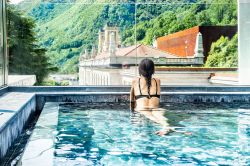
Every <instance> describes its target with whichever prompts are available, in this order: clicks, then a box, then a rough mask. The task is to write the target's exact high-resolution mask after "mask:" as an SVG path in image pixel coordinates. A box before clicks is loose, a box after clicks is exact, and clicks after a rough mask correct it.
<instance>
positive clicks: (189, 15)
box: [136, 0, 238, 85]
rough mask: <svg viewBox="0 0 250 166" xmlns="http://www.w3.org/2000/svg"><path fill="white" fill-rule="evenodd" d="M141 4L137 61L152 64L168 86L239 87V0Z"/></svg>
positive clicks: (139, 8)
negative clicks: (224, 85) (234, 85)
mask: <svg viewBox="0 0 250 166" xmlns="http://www.w3.org/2000/svg"><path fill="white" fill-rule="evenodd" d="M140 2H141V3H138V4H137V12H136V19H137V20H136V21H137V24H136V36H137V43H138V44H142V47H144V48H143V49H142V48H138V50H137V52H138V55H137V59H138V60H139V61H140V60H141V59H143V58H145V57H147V58H150V59H152V60H153V61H154V63H155V65H156V72H155V75H154V76H155V77H157V78H160V79H161V83H162V84H163V85H217V84H218V83H220V84H236V83H237V75H238V73H237V67H238V55H237V54H238V52H237V51H238V48H237V45H238V43H237V3H236V1H233V2H232V1H230V2H229V1H227V2H225V1H219V0H217V1H211V3H191V2H190V3H182V1H180V2H178V3H167V1H164V2H163V1H162V3H153V2H149V1H147V3H145V1H140ZM142 50H143V51H144V52H143V51H142ZM146 50H147V51H146ZM228 79H229V80H231V81H227V80H228Z"/></svg>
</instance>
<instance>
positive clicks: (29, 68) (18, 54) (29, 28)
mask: <svg viewBox="0 0 250 166" xmlns="http://www.w3.org/2000/svg"><path fill="white" fill-rule="evenodd" d="M7 13H8V22H7V26H8V43H9V45H8V47H9V72H10V73H11V74H34V75H36V78H37V83H38V84H40V83H41V82H42V81H43V79H44V78H45V77H46V76H47V75H48V74H49V73H50V72H52V71H56V70H57V68H55V67H53V66H52V65H51V64H50V63H49V59H48V57H47V56H46V49H44V48H40V47H39V46H38V45H37V44H36V43H37V40H36V36H35V33H34V28H35V23H34V21H33V20H32V19H31V18H27V17H24V16H23V15H22V14H21V13H20V12H19V11H18V10H16V9H15V7H13V6H11V5H10V4H8V9H7Z"/></svg>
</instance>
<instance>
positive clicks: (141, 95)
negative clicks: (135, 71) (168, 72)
mask: <svg viewBox="0 0 250 166" xmlns="http://www.w3.org/2000/svg"><path fill="white" fill-rule="evenodd" d="M153 79H154V78H153ZM154 80H155V84H156V94H155V95H143V94H142V93H141V84H140V81H141V78H139V90H140V95H136V96H135V100H137V99H140V98H144V97H146V98H148V99H150V98H152V97H157V98H160V95H158V94H157V91H158V86H157V81H156V79H154Z"/></svg>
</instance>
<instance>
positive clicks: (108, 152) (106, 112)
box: [20, 103, 250, 166]
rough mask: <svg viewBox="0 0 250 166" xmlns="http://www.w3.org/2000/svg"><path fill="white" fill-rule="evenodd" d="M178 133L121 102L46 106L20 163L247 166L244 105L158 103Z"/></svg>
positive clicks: (249, 137)
mask: <svg viewBox="0 0 250 166" xmlns="http://www.w3.org/2000/svg"><path fill="white" fill-rule="evenodd" d="M162 107H164V108H165V109H166V111H165V114H164V116H165V117H167V118H168V119H169V120H168V122H169V123H170V125H172V126H176V127H178V130H179V131H189V132H192V135H185V134H181V133H170V134H169V135H166V136H163V137H160V136H157V135H156V134H155V131H157V130H159V129H160V128H161V127H160V126H159V125H158V124H156V123H153V122H152V121H150V120H148V119H147V118H145V117H144V116H143V115H141V114H139V113H137V112H130V111H129V110H128V109H127V108H128V106H127V105H126V104H113V103H109V104H106V103H104V104H100V103H98V104H94V103H93V104H91V105H89V104H81V103H75V104H72V103H71V104H70V103H47V104H46V105H45V108H44V110H43V112H42V114H41V116H40V118H39V120H38V123H37V124H36V128H35V130H34V131H33V134H32V136H31V139H30V141H29V143H28V145H27V147H26V150H25V152H24V155H23V156H22V159H21V160H20V162H22V164H23V165H32V164H34V163H35V164H36V165H39V163H42V164H41V165H44V161H46V165H60V166H61V165H249V164H250V157H249V156H250V153H249V152H250V150H249V143H248V142H249V141H250V128H249V127H250V124H249V120H250V118H249V114H250V111H249V110H250V105H249V104H237V103H233V104H229V103H226V104H223V103H220V104H218V103H217V104H209V103H206V104H201V103H200V104H180V103H179V104H177V103H176V104H174V103H164V104H162Z"/></svg>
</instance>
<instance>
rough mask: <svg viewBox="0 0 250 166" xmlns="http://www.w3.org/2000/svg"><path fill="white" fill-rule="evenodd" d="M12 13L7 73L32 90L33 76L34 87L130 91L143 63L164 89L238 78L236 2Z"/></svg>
mask: <svg viewBox="0 0 250 166" xmlns="http://www.w3.org/2000/svg"><path fill="white" fill-rule="evenodd" d="M11 2H12V3H14V2H17V1H11ZM9 6H10V7H9V11H8V12H9V14H8V24H9V25H8V27H9V36H10V37H9V43H10V46H9V54H10V59H9V61H10V65H9V66H10V67H9V71H10V74H11V75H24V77H25V78H27V80H26V81H25V82H26V83H27V85H33V84H34V76H36V80H37V83H36V85H52V86H57V85H72V86H75V85H84V86H90V85H97V86H99V85H130V84H131V82H132V79H134V78H135V77H138V76H139V74H138V65H139V63H140V61H141V60H143V59H145V58H148V59H151V60H153V62H154V64H155V68H156V69H155V75H154V77H157V78H160V79H162V80H163V81H162V84H163V85H213V82H212V81H213V80H212V79H208V78H211V76H215V77H214V78H216V79H223V78H224V77H227V76H229V75H230V77H232V78H233V79H236V80H237V77H238V72H237V67H238V43H237V37H238V35H237V34H238V30H237V2H236V1H229V0H228V1H222V0H214V1H198V0H197V1H194V0H190V1H187V0H178V1H167V0H165V1H153V0H152V1H142V0H140V1H139V0H138V1H119V2H118V1H105V0H103V1H100V0H93V1H85V0H74V1H67V0H65V1H59V0H53V1H39V0H37V1H29V0H24V1H20V2H19V3H15V4H9ZM18 20H19V21H18ZM20 22H21V23H20ZM26 44H28V45H32V46H33V47H26ZM24 77H23V78H24ZM180 78H184V79H180ZM185 78H186V79H185ZM190 78H192V79H190ZM222 82H223V80H222ZM225 83H227V82H226V81H225ZM228 84H230V82H228ZM13 85H14V84H13ZM17 85H20V84H17Z"/></svg>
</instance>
